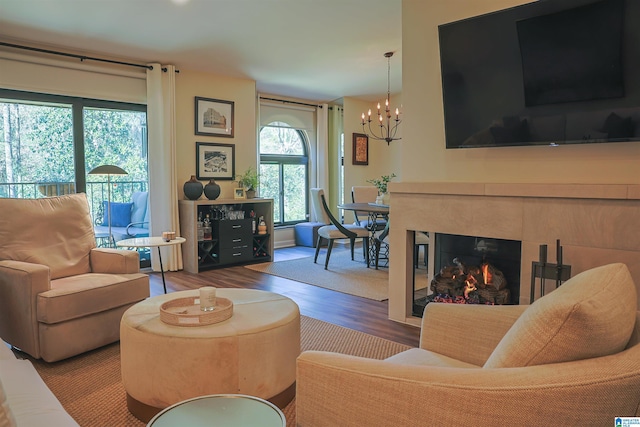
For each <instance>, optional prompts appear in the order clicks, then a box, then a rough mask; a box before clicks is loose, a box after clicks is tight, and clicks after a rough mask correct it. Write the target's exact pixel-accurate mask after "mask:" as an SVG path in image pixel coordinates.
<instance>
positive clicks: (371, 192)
mask: <svg viewBox="0 0 640 427" xmlns="http://www.w3.org/2000/svg"><path fill="white" fill-rule="evenodd" d="M377 196H378V189H377V188H376V187H375V186H373V185H361V186H358V185H354V186H353V187H351V201H352V202H353V203H373V202H375V201H376V197H377ZM353 216H354V218H355V221H354V224H356V225H358V226H360V227H365V228H367V229H369V230H370V231H371V230H372V229H373V228H375V230H374V231H380V230H382V229H384V227H385V225H386V224H387V221H386V219H384V218H377V219H376V222H375V224H373V223H372V222H371V220H370V218H369V213H368V212H362V211H355V212H354V213H353Z"/></svg>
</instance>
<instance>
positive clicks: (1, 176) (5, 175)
mask: <svg viewBox="0 0 640 427" xmlns="http://www.w3.org/2000/svg"><path fill="white" fill-rule="evenodd" d="M0 147H1V149H0V152H1V153H2V156H0V197H18V198H37V197H45V196H56V195H62V194H68V193H75V192H85V193H87V196H88V197H89V201H90V206H91V211H92V214H93V215H94V216H95V215H98V214H99V206H101V202H102V200H104V199H106V196H105V195H106V177H104V176H98V175H88V172H89V171H90V170H92V169H93V168H95V167H96V166H99V165H103V164H113V165H117V166H120V167H121V168H123V169H124V170H126V171H127V172H128V175H125V176H117V177H116V176H114V177H112V188H111V195H112V201H114V202H129V201H130V200H131V195H132V194H133V192H134V191H144V190H146V189H147V188H148V177H147V117H146V106H145V105H138V104H127V103H118V102H109V101H99V100H90V99H83V98H74V97H66V96H56V95H45V94H35V93H28V92H20V91H11V90H0Z"/></svg>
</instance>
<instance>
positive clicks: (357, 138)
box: [351, 133, 369, 165]
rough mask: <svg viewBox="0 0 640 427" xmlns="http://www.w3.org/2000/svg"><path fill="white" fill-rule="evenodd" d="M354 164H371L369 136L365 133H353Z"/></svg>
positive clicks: (352, 160)
mask: <svg viewBox="0 0 640 427" xmlns="http://www.w3.org/2000/svg"><path fill="white" fill-rule="evenodd" d="M351 163H352V164H354V165H368V164H369V137H368V136H367V135H365V134H363V133H354V134H353V158H352V159H351Z"/></svg>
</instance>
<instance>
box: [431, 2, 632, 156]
mask: <svg viewBox="0 0 640 427" xmlns="http://www.w3.org/2000/svg"><path fill="white" fill-rule="evenodd" d="M637 22H640V1H637V0H546V1H544V0H541V1H538V2H534V3H528V4H525V5H522V6H517V7H513V8H510V9H506V10H502V11H498V12H493V13H489V14H486V15H481V16H477V17H473V18H469V19H465V20H461V21H456V22H453V23H449V24H444V25H441V26H439V28H438V30H439V39H440V62H441V71H442V85H443V104H444V119H445V139H446V147H447V148H471V147H500V146H518V145H559V144H576V143H605V142H625V141H640V79H637V78H636V75H637V70H638V69H640V68H639V67H640V30H639V29H638V27H639V26H638V25H636V23H637Z"/></svg>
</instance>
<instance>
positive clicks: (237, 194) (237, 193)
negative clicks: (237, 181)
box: [233, 188, 246, 199]
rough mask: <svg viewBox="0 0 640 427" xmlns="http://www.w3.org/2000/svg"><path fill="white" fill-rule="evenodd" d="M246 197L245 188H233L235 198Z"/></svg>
mask: <svg viewBox="0 0 640 427" xmlns="http://www.w3.org/2000/svg"><path fill="white" fill-rule="evenodd" d="M245 197H246V196H245V194H244V188H236V189H234V190H233V198H234V199H244V198H245Z"/></svg>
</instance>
